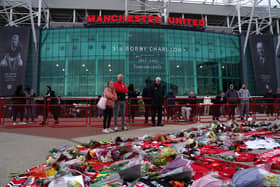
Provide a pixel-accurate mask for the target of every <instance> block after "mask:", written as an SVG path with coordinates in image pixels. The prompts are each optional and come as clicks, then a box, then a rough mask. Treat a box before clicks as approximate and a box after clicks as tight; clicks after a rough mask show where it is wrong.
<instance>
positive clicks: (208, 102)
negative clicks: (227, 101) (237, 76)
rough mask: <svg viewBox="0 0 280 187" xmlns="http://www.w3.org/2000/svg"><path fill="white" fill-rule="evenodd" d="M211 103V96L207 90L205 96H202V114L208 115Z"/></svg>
mask: <svg viewBox="0 0 280 187" xmlns="http://www.w3.org/2000/svg"><path fill="white" fill-rule="evenodd" d="M211 104H212V102H211V97H210V96H209V93H208V92H207V94H206V96H205V97H204V98H203V105H204V115H205V116H208V115H209V112H210V105H211Z"/></svg>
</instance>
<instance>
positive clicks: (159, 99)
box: [152, 77, 164, 126]
mask: <svg viewBox="0 0 280 187" xmlns="http://www.w3.org/2000/svg"><path fill="white" fill-rule="evenodd" d="M160 82H161V79H160V77H157V78H156V81H155V84H154V85H153V86H152V123H153V126H155V124H156V121H155V116H156V112H157V113H158V123H157V125H158V126H163V125H162V124H161V118H162V105H163V100H164V89H163V87H162V86H161V84H160Z"/></svg>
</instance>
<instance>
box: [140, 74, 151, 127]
mask: <svg viewBox="0 0 280 187" xmlns="http://www.w3.org/2000/svg"><path fill="white" fill-rule="evenodd" d="M145 82H146V87H145V88H144V89H143V93H142V97H143V101H144V105H145V123H148V120H149V115H150V114H151V103H152V102H151V101H152V86H151V84H152V81H151V79H149V78H148V79H146V81H145Z"/></svg>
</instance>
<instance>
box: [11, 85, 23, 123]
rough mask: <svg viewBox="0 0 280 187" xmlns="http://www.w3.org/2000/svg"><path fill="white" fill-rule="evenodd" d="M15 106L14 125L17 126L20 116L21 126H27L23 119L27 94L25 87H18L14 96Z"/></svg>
mask: <svg viewBox="0 0 280 187" xmlns="http://www.w3.org/2000/svg"><path fill="white" fill-rule="evenodd" d="M14 97H15V98H14V99H13V100H14V102H13V104H14V106H13V109H14V111H13V125H16V118H17V116H18V115H19V116H20V121H21V123H20V124H23V125H24V124H26V123H25V122H23V117H24V105H25V94H24V91H23V86H22V85H18V86H17V88H16V91H15V94H14Z"/></svg>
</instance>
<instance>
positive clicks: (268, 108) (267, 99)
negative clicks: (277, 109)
mask: <svg viewBox="0 0 280 187" xmlns="http://www.w3.org/2000/svg"><path fill="white" fill-rule="evenodd" d="M263 98H264V103H265V112H266V114H267V116H269V115H271V116H273V113H274V105H273V104H274V97H273V94H272V89H268V90H267V93H266V94H265V95H264V97H263Z"/></svg>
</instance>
